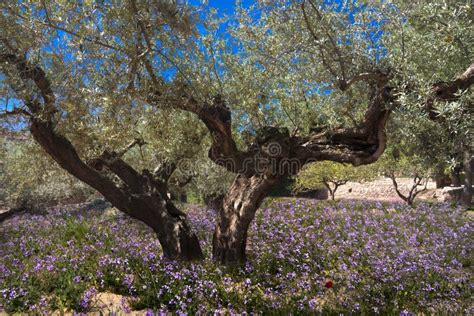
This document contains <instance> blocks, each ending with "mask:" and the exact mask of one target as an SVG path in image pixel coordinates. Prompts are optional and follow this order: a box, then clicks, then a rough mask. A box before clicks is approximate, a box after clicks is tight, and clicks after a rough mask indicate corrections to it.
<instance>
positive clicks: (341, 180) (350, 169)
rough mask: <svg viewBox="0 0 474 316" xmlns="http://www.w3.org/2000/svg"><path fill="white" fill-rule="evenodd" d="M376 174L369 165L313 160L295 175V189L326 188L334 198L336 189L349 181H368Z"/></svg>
mask: <svg viewBox="0 0 474 316" xmlns="http://www.w3.org/2000/svg"><path fill="white" fill-rule="evenodd" d="M376 176H377V170H375V169H374V168H373V167H371V166H361V167H354V166H351V165H346V164H340V163H335V162H330V161H322V162H315V163H312V164H310V165H307V166H305V167H304V168H303V169H302V170H301V172H300V173H299V174H298V176H297V177H296V182H295V189H296V190H302V189H318V188H321V187H325V188H327V189H328V191H329V193H330V195H331V199H332V200H334V198H335V194H336V191H337V189H338V188H339V187H340V186H341V185H344V184H346V183H347V182H349V181H354V182H364V181H370V180H372V179H374V178H375V177H376Z"/></svg>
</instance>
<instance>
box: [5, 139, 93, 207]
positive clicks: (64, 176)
mask: <svg viewBox="0 0 474 316" xmlns="http://www.w3.org/2000/svg"><path fill="white" fill-rule="evenodd" d="M0 147H1V153H2V156H1V157H0V160H1V161H2V163H1V165H0V171H1V172H0V181H1V183H2V188H1V190H0V192H1V193H0V203H2V204H4V205H5V206H8V207H14V206H19V205H20V204H25V203H26V205H29V206H35V207H36V208H37V209H40V208H41V207H42V206H44V205H47V204H55V203H59V202H68V201H69V202H78V201H81V200H85V199H86V198H87V197H88V196H89V195H90V194H91V193H92V192H93V191H92V190H91V189H90V188H89V187H88V186H86V185H85V184H83V183H81V182H80V181H78V180H77V179H75V178H74V177H72V176H71V175H69V174H68V173H67V172H65V171H64V170H62V169H61V168H60V167H59V166H58V165H56V164H55V162H54V161H52V159H51V158H49V157H48V156H47V155H46V154H45V153H44V152H43V151H42V150H41V148H39V146H38V145H37V144H35V143H34V142H32V141H31V140H30V139H28V138H22V139H18V138H17V139H16V140H4V141H3V142H2V143H0Z"/></svg>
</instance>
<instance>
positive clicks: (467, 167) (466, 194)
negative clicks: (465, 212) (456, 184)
mask: <svg viewBox="0 0 474 316" xmlns="http://www.w3.org/2000/svg"><path fill="white" fill-rule="evenodd" d="M463 156H464V159H463V160H464V161H463V167H464V189H463V194H462V202H463V204H464V206H465V207H466V208H470V207H471V206H472V165H473V160H472V150H471V148H470V147H468V146H466V148H465V149H464V153H463Z"/></svg>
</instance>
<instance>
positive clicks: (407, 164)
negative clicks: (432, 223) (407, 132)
mask: <svg viewBox="0 0 474 316" xmlns="http://www.w3.org/2000/svg"><path fill="white" fill-rule="evenodd" d="M423 162H424V161H423V159H420V157H418V156H416V155H413V156H410V157H409V156H406V155H404V154H403V153H400V151H399V150H398V149H394V148H389V149H388V150H387V151H386V152H385V153H384V155H383V156H382V157H381V159H379V160H378V161H377V164H376V165H375V166H374V167H375V168H377V169H378V170H379V172H381V173H382V174H384V175H385V176H387V177H389V178H390V180H391V181H392V184H393V188H394V189H395V192H396V193H397V195H398V196H399V197H400V198H401V199H402V200H403V201H405V202H406V203H407V204H408V205H413V202H414V201H415V198H416V197H417V195H418V194H420V193H422V192H424V191H426V189H427V185H428V181H429V179H430V175H431V174H432V171H431V169H429V166H427V165H426V164H424V163H423ZM398 177H405V178H406V177H408V178H411V179H413V182H412V185H411V187H410V188H409V189H408V191H402V189H401V188H400V187H399V184H398V180H397V178H398Z"/></svg>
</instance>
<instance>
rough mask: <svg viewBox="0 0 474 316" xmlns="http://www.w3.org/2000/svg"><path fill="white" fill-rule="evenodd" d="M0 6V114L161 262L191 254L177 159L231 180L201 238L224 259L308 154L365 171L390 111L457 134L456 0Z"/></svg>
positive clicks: (235, 257) (466, 49)
mask: <svg viewBox="0 0 474 316" xmlns="http://www.w3.org/2000/svg"><path fill="white" fill-rule="evenodd" d="M1 10H2V15H1V20H0V26H1V28H0V29H1V33H0V62H1V63H0V71H1V74H2V75H1V87H0V89H1V90H2V99H3V101H4V104H5V107H6V108H5V111H4V112H3V113H2V117H6V118H7V120H12V117H15V118H13V120H17V117H18V116H20V117H22V118H20V119H19V121H15V123H14V124H16V125H15V126H16V127H18V126H21V125H22V124H23V125H25V126H28V127H29V130H30V131H31V134H32V135H33V137H34V139H35V140H36V141H37V143H38V144H40V146H41V147H42V148H43V149H44V150H45V152H46V153H47V154H48V155H50V156H51V157H52V158H53V159H54V160H55V161H56V162H57V163H58V164H59V165H60V166H61V167H62V168H63V169H65V170H66V171H68V172H69V173H70V174H72V175H73V176H75V177H76V178H78V179H79V180H81V181H83V182H85V183H87V184H88V185H90V186H91V187H93V188H94V189H96V190H98V191H99V192H100V193H101V194H103V195H104V196H105V197H106V198H107V199H108V200H109V201H110V202H111V203H112V204H113V205H115V206H116V207H117V208H119V209H120V210H121V211H123V212H125V213H127V214H129V215H131V216H132V217H135V218H137V219H139V220H141V221H143V222H145V223H147V224H148V225H149V226H151V227H152V228H153V229H154V230H155V231H156V232H157V235H158V238H159V239H160V242H161V244H162V245H163V248H164V253H165V255H167V256H168V257H170V258H184V259H189V260H191V259H196V258H200V257H202V253H201V251H200V248H199V242H198V241H197V237H196V236H195V234H194V233H193V232H192V229H191V228H190V227H189V224H188V223H187V221H186V219H185V218H186V215H185V213H183V212H182V211H180V210H178V209H177V208H176V206H175V205H174V204H173V202H172V201H171V199H169V198H168V197H167V190H168V182H169V178H170V177H171V175H172V173H173V172H174V171H175V170H176V166H177V164H178V162H179V161H182V160H183V159H194V158H196V157H203V155H205V152H207V156H208V157H209V158H210V161H212V162H213V163H214V164H215V165H217V166H220V167H223V169H224V170H226V171H225V172H231V173H234V174H236V178H235V180H234V181H233V182H232V184H230V186H229V189H228V190H227V191H226V194H225V197H224V200H223V202H222V208H221V210H220V211H219V213H218V215H217V217H218V220H217V225H216V232H215V235H214V238H215V250H214V257H215V258H216V259H217V260H220V261H222V262H235V261H243V260H245V244H246V236H247V229H248V226H249V224H250V222H251V221H252V219H253V218H254V216H255V212H256V210H257V208H258V206H259V205H260V203H261V201H262V200H263V198H264V197H265V196H266V194H267V193H268V191H269V190H270V189H271V187H272V186H273V185H275V184H276V183H278V182H279V181H281V180H282V179H283V178H284V177H287V176H292V175H296V174H297V173H298V172H299V170H300V169H301V167H303V166H304V165H305V164H308V163H311V162H314V161H324V160H329V161H335V162H339V163H350V164H352V165H354V166H359V165H364V164H370V163H373V162H375V161H376V160H377V159H378V158H379V157H380V155H381V154H382V153H383V151H384V150H385V147H386V142H387V136H386V131H385V130H386V126H387V122H388V119H389V116H390V115H391V113H392V112H394V111H395V113H397V112H400V113H404V114H406V113H419V115H420V116H422V115H425V117H426V115H427V116H428V117H429V118H430V119H431V120H434V121H439V122H440V124H447V126H452V124H449V122H456V123H455V124H457V125H456V127H454V128H452V130H456V131H459V133H461V135H463V136H461V137H460V138H457V137H456V139H466V137H467V136H469V135H470V134H469V133H470V131H469V124H470V123H469V122H472V121H470V120H469V119H470V118H472V112H471V111H470V109H472V93H470V92H471V91H470V89H471V85H472V84H473V82H474V64H471V62H472V60H473V58H472V53H473V52H472V47H474V45H472V43H473V34H474V31H473V25H472V18H471V16H472V6H471V5H470V4H469V1H435V2H431V1H430V2H427V1H411V2H409V3H407V2H406V1H383V2H382V1H381V2H373V3H370V4H365V3H359V2H355V1H348V2H336V1H315V0H295V1H288V0H278V1H272V2H269V1H256V2H255V3H254V4H253V5H252V6H250V7H249V8H244V7H238V8H237V10H236V12H235V14H234V15H232V16H229V17H222V16H220V15H218V14H216V12H214V11H213V10H211V9H209V8H208V7H206V6H193V5H189V4H186V3H181V2H168V1H138V0H129V1H123V2H122V1H120V2H119V3H114V2H102V1H84V2H67V1H59V0H57V1H32V2H18V1H6V2H4V3H2V4H1ZM222 28H226V31H225V32H222ZM442 122H444V123H442ZM453 124H454V123H453ZM458 125H459V126H458ZM448 134H449V135H452V133H451V134H450V133H449V132H448ZM467 139H469V138H467ZM461 143H462V144H461V146H464V147H465V146H470V144H468V145H467V144H466V142H465V141H464V142H462V141H461ZM180 169H181V171H186V170H183V169H185V168H184V167H182V168H180ZM223 172H224V171H223Z"/></svg>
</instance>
